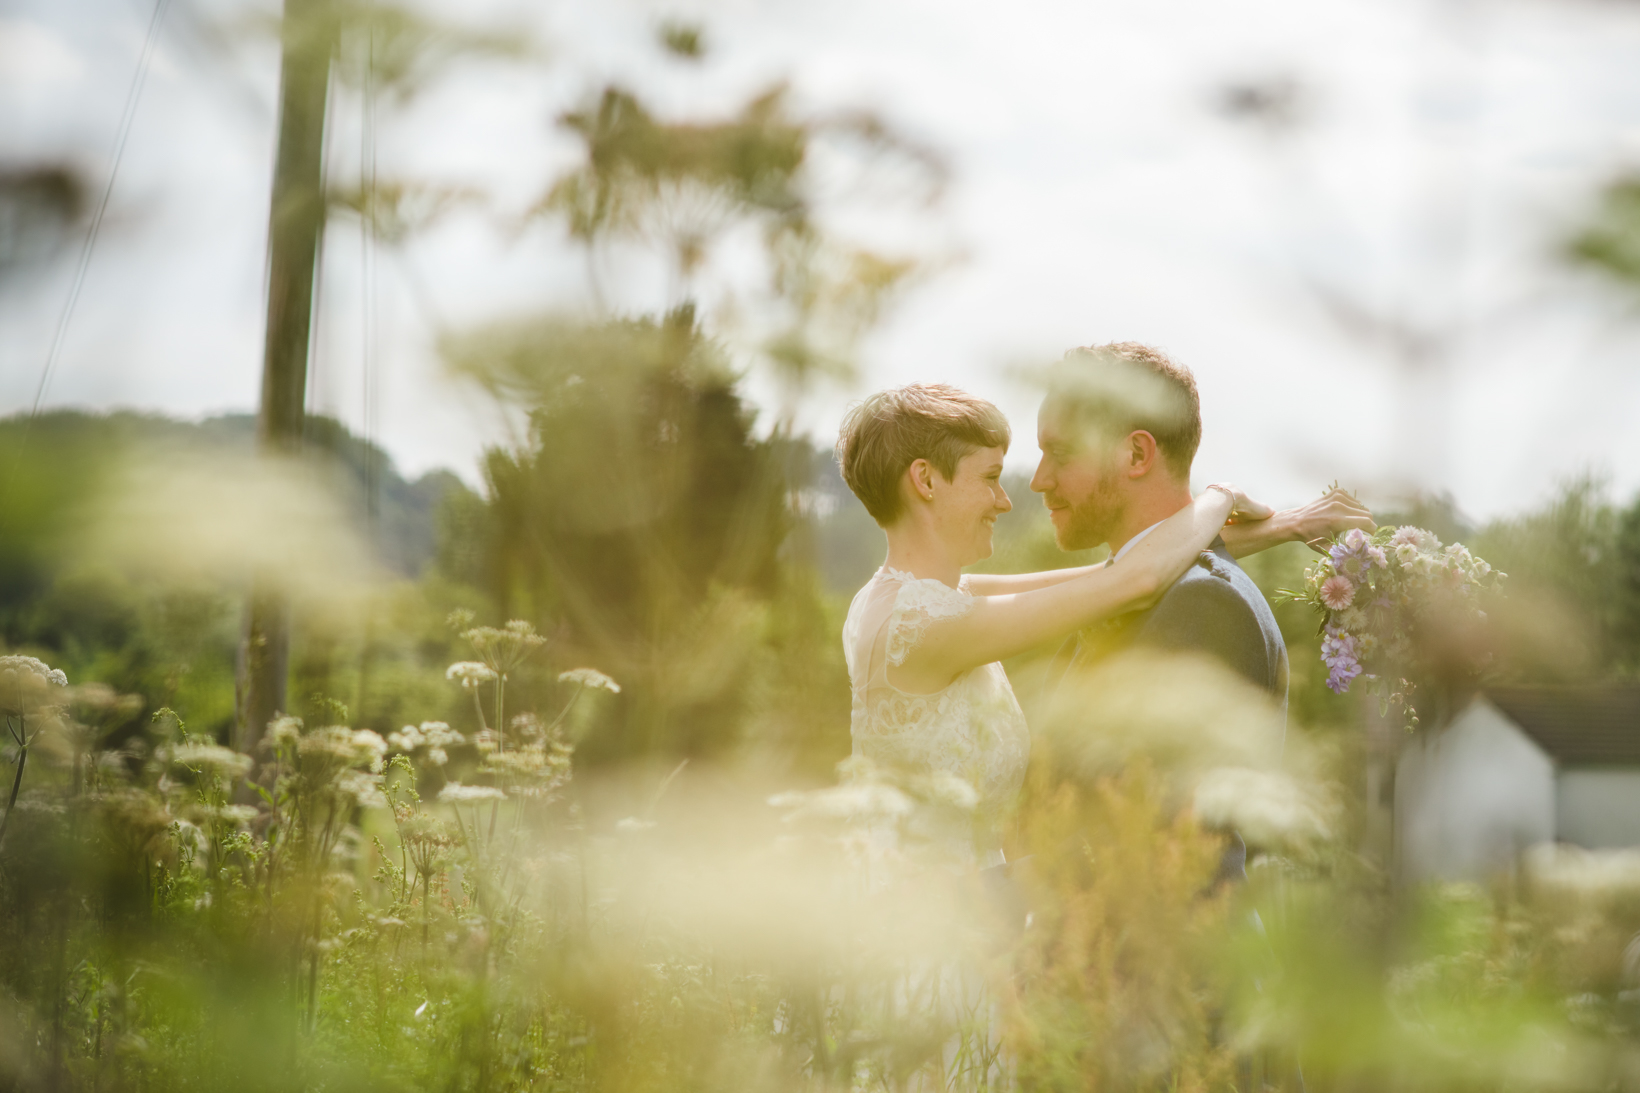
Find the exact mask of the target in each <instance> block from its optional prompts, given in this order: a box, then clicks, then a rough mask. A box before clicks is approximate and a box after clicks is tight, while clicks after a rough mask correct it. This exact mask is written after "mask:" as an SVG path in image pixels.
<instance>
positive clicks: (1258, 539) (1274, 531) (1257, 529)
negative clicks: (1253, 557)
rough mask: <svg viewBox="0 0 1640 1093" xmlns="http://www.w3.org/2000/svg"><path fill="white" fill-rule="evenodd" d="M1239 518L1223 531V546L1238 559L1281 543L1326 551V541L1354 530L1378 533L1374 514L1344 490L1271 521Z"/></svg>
mask: <svg viewBox="0 0 1640 1093" xmlns="http://www.w3.org/2000/svg"><path fill="white" fill-rule="evenodd" d="M1237 511H1238V515H1237V517H1236V520H1235V522H1234V523H1232V524H1229V525H1227V526H1226V527H1225V529H1224V544H1225V546H1226V547H1228V548H1229V550H1230V553H1231V554H1233V555H1234V556H1235V557H1237V558H1245V557H1247V556H1248V555H1249V554H1257V553H1258V552H1259V551H1261V550H1268V549H1270V548H1271V547H1273V546H1280V545H1281V544H1282V543H1306V544H1308V545H1309V546H1310V548H1311V549H1313V550H1319V551H1325V550H1326V549H1327V541H1328V540H1329V539H1331V538H1332V537H1333V536H1334V535H1338V534H1341V533H1343V532H1346V531H1348V530H1350V529H1351V528H1360V529H1361V530H1362V531H1373V530H1376V529H1377V527H1378V525H1377V524H1376V523H1374V522H1373V519H1372V510H1371V509H1369V508H1367V506H1365V505H1363V504H1362V503H1361V502H1360V501H1358V500H1356V499H1355V498H1354V497H1353V496H1351V495H1350V494H1349V493H1347V492H1345V491H1344V490H1341V489H1337V488H1334V489H1331V490H1328V491H1327V492H1326V493H1325V494H1323V495H1322V496H1320V497H1318V498H1317V499H1316V500H1314V501H1310V502H1308V503H1307V504H1303V505H1299V506H1298V507H1296V508H1290V509H1282V510H1281V511H1280V512H1277V513H1273V514H1272V515H1270V516H1269V518H1268V519H1261V520H1254V519H1252V518H1250V517H1249V518H1245V519H1244V518H1243V517H1242V516H1241V515H1240V505H1239V503H1238V506H1237Z"/></svg>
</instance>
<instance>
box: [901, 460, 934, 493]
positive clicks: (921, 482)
mask: <svg viewBox="0 0 1640 1093" xmlns="http://www.w3.org/2000/svg"><path fill="white" fill-rule="evenodd" d="M905 477H906V481H907V482H908V483H910V485H911V492H912V494H913V495H915V496H917V497H920V498H921V499H922V500H924V501H932V500H934V464H932V463H930V462H929V461H928V460H926V459H913V460H912V461H911V466H909V467H907V468H906V469H905Z"/></svg>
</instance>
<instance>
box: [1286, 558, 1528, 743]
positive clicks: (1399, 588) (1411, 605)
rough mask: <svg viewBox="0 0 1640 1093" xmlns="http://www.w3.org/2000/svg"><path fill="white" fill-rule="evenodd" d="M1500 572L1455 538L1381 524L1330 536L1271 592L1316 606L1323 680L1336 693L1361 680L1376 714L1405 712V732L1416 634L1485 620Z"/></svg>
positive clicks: (1411, 717)
mask: <svg viewBox="0 0 1640 1093" xmlns="http://www.w3.org/2000/svg"><path fill="white" fill-rule="evenodd" d="M1505 576H1506V574H1503V573H1500V572H1498V571H1497V570H1495V569H1493V568H1492V567H1491V566H1490V565H1488V564H1487V563H1486V561H1485V560H1484V559H1481V558H1477V557H1475V556H1474V555H1473V554H1471V553H1470V552H1469V549H1468V548H1467V547H1465V546H1464V545H1463V544H1462V543H1452V544H1450V545H1443V544H1442V543H1441V541H1440V539H1438V538H1436V537H1435V535H1434V534H1432V533H1431V532H1428V531H1425V530H1423V529H1422V528H1415V527H1398V528H1397V527H1383V528H1379V529H1378V530H1377V531H1376V532H1374V533H1373V534H1371V535H1368V534H1367V533H1366V532H1364V531H1360V530H1358V529H1357V530H1351V531H1348V532H1345V533H1344V534H1343V535H1341V536H1338V537H1336V538H1335V539H1334V540H1333V544H1332V546H1331V548H1330V549H1329V550H1328V551H1327V553H1326V556H1325V557H1323V558H1322V559H1321V560H1320V561H1319V562H1318V563H1317V564H1316V565H1314V566H1312V567H1310V568H1309V569H1306V570H1305V571H1304V587H1303V588H1301V589H1282V590H1281V591H1280V593H1279V594H1278V595H1279V596H1280V598H1282V599H1284V600H1293V601H1298V602H1301V603H1307V604H1310V605H1312V606H1314V607H1315V608H1317V609H1318V610H1319V611H1320V612H1321V615H1322V620H1321V661H1322V663H1323V664H1325V665H1326V666H1327V686H1328V687H1330V688H1331V689H1332V690H1333V692H1334V693H1336V694H1343V693H1344V692H1346V691H1348V690H1349V689H1350V684H1351V683H1353V682H1354V681H1355V680H1356V679H1357V678H1360V677H1364V678H1365V679H1366V680H1367V682H1368V685H1369V686H1370V688H1371V689H1372V690H1373V691H1374V692H1376V693H1377V694H1378V696H1379V699H1380V702H1381V703H1382V705H1383V709H1384V711H1385V712H1386V713H1387V712H1388V709H1389V707H1390V706H1392V705H1393V706H1399V707H1404V708H1405V710H1406V716H1407V728H1408V730H1409V731H1411V730H1412V729H1415V728H1416V727H1417V724H1418V717H1417V713H1416V711H1415V710H1414V709H1413V707H1412V704H1411V701H1410V691H1411V690H1412V685H1411V683H1409V682H1408V680H1407V678H1406V677H1407V676H1408V675H1412V674H1415V673H1414V672H1413V671H1412V670H1411V667H1412V664H1413V662H1414V660H1415V659H1416V657H1417V656H1418V654H1419V653H1420V652H1424V653H1427V652H1428V650H1427V648H1426V649H1420V639H1427V638H1430V637H1432V636H1433V635H1432V634H1431V633H1430V631H1432V630H1436V629H1439V630H1441V631H1442V632H1443V633H1446V634H1450V633H1451V632H1452V631H1453V630H1454V628H1455V626H1456V627H1457V628H1471V627H1473V626H1474V625H1475V624H1478V623H1480V622H1483V621H1485V619H1486V613H1485V612H1484V611H1483V610H1482V609H1481V605H1482V602H1483V600H1484V598H1485V596H1486V594H1488V593H1491V592H1494V591H1495V590H1496V589H1497V588H1498V587H1499V585H1500V584H1501V583H1502V582H1503V579H1504V577H1505Z"/></svg>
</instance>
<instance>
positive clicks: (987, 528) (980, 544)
mask: <svg viewBox="0 0 1640 1093" xmlns="http://www.w3.org/2000/svg"><path fill="white" fill-rule="evenodd" d="M1006 452H1007V449H1006V448H980V449H978V450H976V451H973V452H970V453H968V455H967V456H965V457H964V458H963V460H962V461H961V462H960V463H958V464H957V473H956V474H955V475H954V476H953V477H952V479H951V481H950V482H949V483H946V482H944V481H943V480H940V479H939V478H938V477H936V479H935V482H934V498H933V506H934V508H933V516H934V519H935V522H936V524H937V525H938V527H939V531H940V538H941V539H943V540H944V541H945V542H947V543H949V544H950V545H951V546H952V547H953V548H955V551H956V553H957V554H958V556H959V557H960V559H961V562H960V564H962V565H972V564H973V563H975V562H978V561H981V560H983V559H985V558H989V557H990V556H991V533H992V531H994V530H995V529H996V523H997V517H998V516H1001V515H1002V514H1003V513H1005V512H1007V511H1008V510H1009V509H1011V508H1013V507H1014V503H1013V502H1012V501H1010V500H1008V491H1007V490H1005V489H1003V488H1002V457H1003V455H1004V454H1006ZM934 473H935V475H936V476H937V475H938V473H939V472H937V471H936V472H934Z"/></svg>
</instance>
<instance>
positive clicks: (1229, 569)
mask: <svg viewBox="0 0 1640 1093" xmlns="http://www.w3.org/2000/svg"><path fill="white" fill-rule="evenodd" d="M1209 618H1216V619H1217V620H1218V621H1220V622H1221V623H1232V624H1234V623H1237V622H1239V623H1242V624H1243V625H1245V626H1247V627H1249V628H1250V629H1253V630H1259V631H1263V630H1266V629H1269V628H1272V627H1273V626H1274V625H1275V617H1274V615H1273V614H1272V613H1271V611H1270V605H1269V604H1268V603H1267V602H1266V601H1265V599H1264V593H1263V592H1261V591H1259V587H1258V585H1257V584H1255V583H1254V581H1253V579H1252V578H1251V577H1249V576H1248V575H1247V573H1246V571H1245V570H1243V569H1242V568H1241V566H1239V565H1237V564H1236V562H1235V559H1234V558H1231V557H1230V555H1229V553H1228V552H1226V551H1223V550H1204V551H1203V552H1202V553H1201V556H1200V557H1199V558H1197V560H1196V563H1195V564H1194V565H1192V566H1191V567H1190V568H1189V569H1188V570H1186V571H1185V574H1184V576H1182V577H1180V578H1179V579H1178V580H1177V581H1175V582H1174V584H1173V587H1171V588H1169V589H1168V590H1167V592H1165V593H1163V595H1162V598H1161V601H1160V602H1159V603H1158V604H1157V605H1156V608H1155V610H1154V611H1153V612H1152V613H1151V620H1152V621H1153V622H1155V623H1157V624H1159V625H1165V624H1166V623H1167V621H1169V620H1172V621H1175V622H1186V621H1187V620H1196V621H1197V622H1205V621H1206V620H1207V619H1209Z"/></svg>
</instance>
